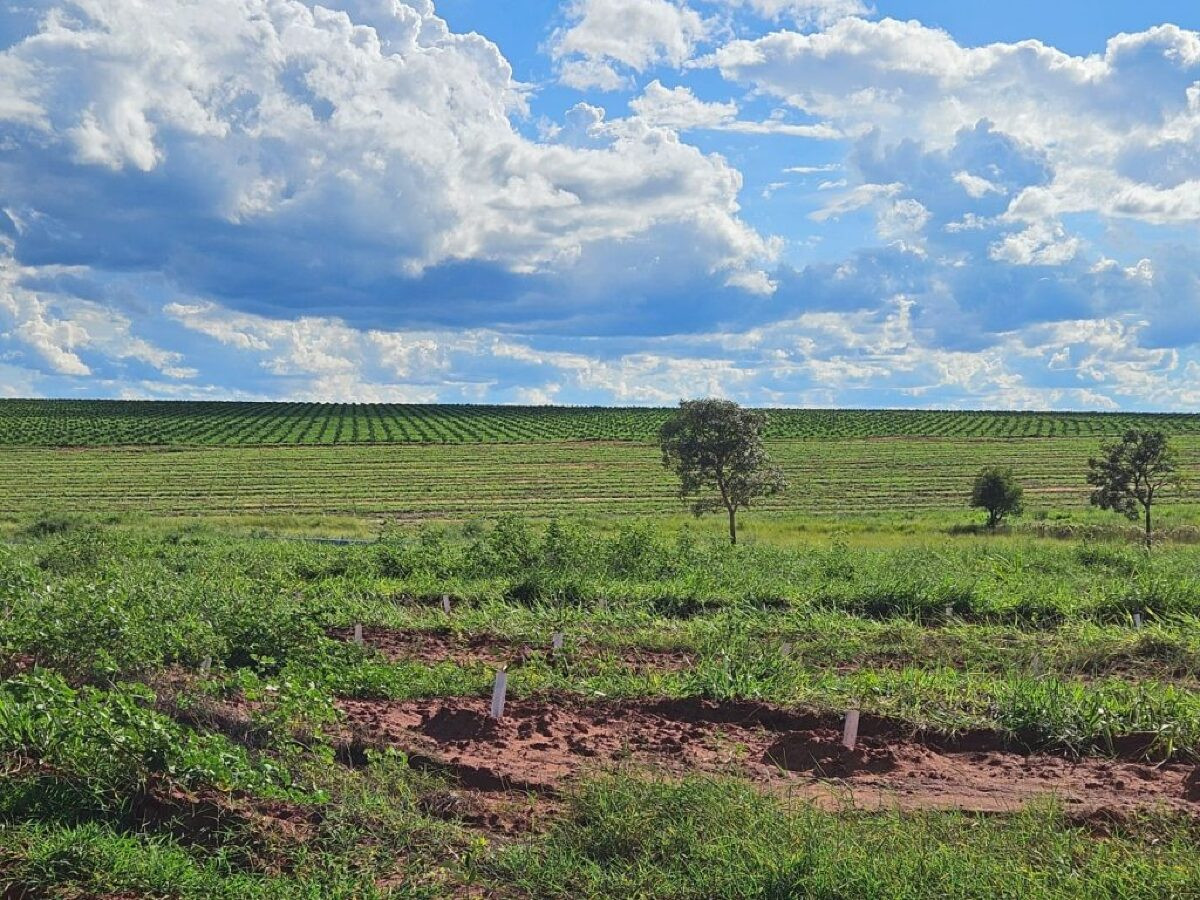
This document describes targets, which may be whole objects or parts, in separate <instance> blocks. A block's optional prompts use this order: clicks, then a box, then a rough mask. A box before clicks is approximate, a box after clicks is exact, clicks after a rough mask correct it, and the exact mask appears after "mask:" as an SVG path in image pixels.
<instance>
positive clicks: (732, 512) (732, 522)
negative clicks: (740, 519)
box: [729, 506, 737, 545]
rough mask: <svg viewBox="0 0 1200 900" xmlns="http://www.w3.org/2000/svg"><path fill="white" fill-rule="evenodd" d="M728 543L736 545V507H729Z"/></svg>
mask: <svg viewBox="0 0 1200 900" xmlns="http://www.w3.org/2000/svg"><path fill="white" fill-rule="evenodd" d="M729 543H731V544H734V545H736V544H737V507H736V506H731V507H729Z"/></svg>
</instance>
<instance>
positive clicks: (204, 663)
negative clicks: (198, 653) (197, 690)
mask: <svg viewBox="0 0 1200 900" xmlns="http://www.w3.org/2000/svg"><path fill="white" fill-rule="evenodd" d="M211 670H212V657H211V656H206V657H204V659H202V660H200V675H201V676H202V677H204V678H207V677H208V673H209V672H210V671H211Z"/></svg>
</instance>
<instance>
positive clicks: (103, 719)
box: [0, 672, 286, 808]
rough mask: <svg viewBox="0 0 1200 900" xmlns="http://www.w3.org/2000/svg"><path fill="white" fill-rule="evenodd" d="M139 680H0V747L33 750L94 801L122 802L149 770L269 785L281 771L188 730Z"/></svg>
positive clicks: (200, 780)
mask: <svg viewBox="0 0 1200 900" xmlns="http://www.w3.org/2000/svg"><path fill="white" fill-rule="evenodd" d="M153 699H154V696H153V694H152V693H151V692H150V691H149V690H147V689H146V688H145V687H142V686H140V685H119V686H115V687H113V688H112V689H111V690H98V689H96V688H91V687H84V688H81V689H78V690H76V689H74V688H71V687H69V686H68V685H67V683H66V682H65V681H64V680H63V679H62V678H61V677H59V676H57V675H54V674H51V673H45V672H43V673H36V674H31V675H24V676H18V677H16V678H11V679H9V680H7V681H5V682H3V683H2V684H0V752H3V753H9V754H18V755H22V756H26V757H30V758H32V759H33V760H34V761H36V762H37V763H40V764H42V765H44V766H46V767H48V769H49V771H52V772H53V773H54V775H53V777H54V778H56V779H58V780H62V781H66V782H68V783H70V784H71V785H72V787H73V789H74V790H75V791H77V792H78V794H79V796H80V797H86V802H88V803H89V804H91V805H93V806H95V807H97V808H106V807H113V806H119V805H121V804H123V803H124V802H126V800H127V799H128V797H129V795H130V794H131V793H135V792H137V791H139V790H140V789H141V788H142V787H144V786H145V784H146V782H147V780H148V779H149V778H151V777H152V776H154V775H158V776H163V777H167V778H170V779H172V780H174V781H177V782H179V783H181V784H185V785H198V784H208V785H213V786H216V787H219V788H221V789H223V790H232V789H234V788H241V789H258V790H264V789H271V788H277V787H282V786H284V785H285V784H286V776H285V774H284V773H283V772H282V771H281V770H279V769H277V768H276V767H274V766H273V765H271V764H270V763H268V762H259V763H257V764H256V763H252V762H251V761H250V759H249V757H248V756H247V755H246V752H245V751H244V750H242V749H240V748H238V747H235V746H233V745H231V744H230V743H229V742H228V741H227V740H225V739H224V738H223V737H221V736H220V735H216V734H200V733H197V732H193V731H190V730H187V729H185V728H183V727H181V726H180V725H178V724H176V723H175V722H173V721H172V720H171V719H169V718H167V717H166V716H163V715H161V714H160V713H157V712H155V711H154V710H153V709H151V708H150V704H151V703H152V701H153Z"/></svg>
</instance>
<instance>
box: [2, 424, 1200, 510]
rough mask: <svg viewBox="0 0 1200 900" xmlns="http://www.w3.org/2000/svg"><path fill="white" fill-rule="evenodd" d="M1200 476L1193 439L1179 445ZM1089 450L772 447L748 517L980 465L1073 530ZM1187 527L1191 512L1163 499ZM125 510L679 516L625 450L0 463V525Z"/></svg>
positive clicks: (48, 457) (910, 443)
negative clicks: (771, 467) (1013, 481)
mask: <svg viewBox="0 0 1200 900" xmlns="http://www.w3.org/2000/svg"><path fill="white" fill-rule="evenodd" d="M1176 445H1177V448H1178V451H1179V455H1180V458H1181V461H1182V463H1183V465H1184V467H1185V469H1186V471H1187V472H1189V473H1192V474H1197V473H1200V438H1194V437H1181V438H1177V439H1176ZM1097 446H1098V441H1097V440H1095V439H1089V440H1084V439H1080V438H1036V439H1034V438H1027V439H1006V440H980V439H973V440H967V439H957V440H948V439H932V438H922V439H912V438H887V439H870V440H867V439H854V440H809V441H775V442H772V443H771V444H770V449H771V452H772V454H773V456H774V458H775V459H776V460H777V461H778V462H779V463H780V464H781V465H782V466H783V468H784V470H785V471H786V472H787V475H788V478H789V480H790V482H791V483H792V484H793V485H794V489H793V490H791V491H789V492H788V493H786V494H784V495H783V496H781V497H778V498H772V499H771V500H769V501H767V502H766V503H764V504H763V505H762V507H761V512H760V513H758V514H752V515H750V516H747V517H746V519H747V527H752V524H753V521H754V520H755V519H756V518H757V519H759V520H763V519H768V518H772V519H779V518H780V517H783V518H790V519H797V518H804V517H817V518H822V519H825V520H832V519H835V518H842V519H855V518H864V517H866V518H870V517H879V516H884V517H889V518H897V517H909V518H913V517H916V518H921V517H929V516H932V517H934V518H939V517H940V518H941V519H944V518H945V514H954V513H956V512H957V514H958V516H959V517H960V518H964V519H968V520H969V519H970V517H971V514H970V513H968V512H967V511H966V510H965V508H964V507H965V504H966V498H967V495H968V493H969V491H970V486H971V479H972V477H973V476H974V474H975V473H976V472H977V471H978V469H979V468H980V467H981V466H982V465H985V464H1006V465H1011V466H1013V468H1014V469H1015V471H1016V473H1017V475H1018V477H1019V478H1020V480H1021V481H1022V483H1023V484H1024V485H1025V486H1026V489H1027V491H1028V493H1029V505H1030V511H1031V513H1032V514H1033V515H1034V516H1036V515H1038V514H1039V513H1040V514H1043V515H1050V514H1053V515H1056V516H1059V517H1063V516H1068V517H1070V516H1074V517H1075V518H1080V517H1084V516H1085V514H1086V507H1087V484H1086V480H1085V473H1086V470H1087V458H1088V456H1089V454H1094V453H1095V452H1096V449H1097ZM1172 501H1173V504H1174V508H1173V509H1172V511H1171V518H1172V519H1173V520H1178V521H1186V520H1187V519H1188V518H1189V516H1190V513H1189V512H1188V510H1190V509H1191V508H1192V504H1193V503H1194V502H1195V494H1194V493H1193V492H1190V491H1189V492H1187V493H1185V494H1183V495H1181V496H1178V497H1175V498H1172ZM54 511H57V512H62V511H90V512H97V513H99V512H114V511H116V512H130V513H143V514H152V515H163V516H205V517H213V516H217V517H258V518H263V517H266V518H270V517H282V516H302V517H303V516H308V517H314V516H316V517H349V518H356V519H361V520H364V521H366V520H370V521H375V522H378V521H379V520H382V519H402V520H419V519H455V520H463V519H472V518H485V519H486V518H489V517H493V516H495V515H498V514H501V513H505V512H517V513H521V514H523V515H528V516H535V517H550V516H564V515H565V516H585V517H589V518H597V517H603V518H612V517H617V518H620V517H629V516H648V517H656V518H657V517H664V516H675V515H680V514H682V513H683V512H684V507H683V506H682V504H681V503H680V502H679V500H678V499H677V498H676V496H675V486H674V484H673V483H672V481H671V478H670V475H669V473H668V472H666V471H665V470H664V469H663V468H662V465H661V463H660V461H659V456H658V453H657V451H656V449H655V448H654V447H653V446H651V445H648V444H638V443H616V442H614V443H596V442H578V443H541V444H516V445H507V444H506V445H479V444H452V445H438V446H429V445H407V444H406V445H394V446H378V447H377V446H349V447H343V446H337V447H276V448H264V447H254V448H226V447H219V448H209V449H197V448H188V449H182V448H174V449H163V448H126V447H122V448H88V449H75V450H63V449H32V448H10V449H8V450H5V451H4V452H3V453H2V454H0V515H3V516H6V517H8V518H10V519H17V520H19V519H21V518H28V517H30V516H35V515H38V514H40V513H44V512H54Z"/></svg>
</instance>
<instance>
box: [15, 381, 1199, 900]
mask: <svg viewBox="0 0 1200 900" xmlns="http://www.w3.org/2000/svg"><path fill="white" fill-rule="evenodd" d="M0 410H3V413H2V415H0V420H3V421H4V422H5V430H4V432H3V435H4V437H3V438H2V439H0V441H2V442H3V443H5V444H6V446H5V447H4V448H3V449H2V450H0V517H2V518H3V519H4V521H5V527H4V530H3V535H4V538H3V540H2V541H0V895H3V896H5V897H8V896H12V897H14V898H16V897H61V898H70V900H75V898H82V897H103V898H128V897H143V896H148V897H187V898H211V897H228V898H239V900H240V898H246V897H272V898H293V897H305V898H314V900H315V898H323V897H345V898H351V897H355V898H357V897H376V896H378V897H403V898H417V897H419V898H440V897H480V898H482V897H498V898H516V897H530V898H540V897H556V898H559V897H560V898H579V897H589V898H592V897H594V898H608V897H648V898H658V897H663V898H689V900H691V898H694V900H707V898H713V897H719V898H730V900H734V898H748V897H755V898H759V897H761V898H785V897H786V898H791V897H797V898H799V897H806V898H807V897H812V898H825V900H850V898H854V900H858V898H867V900H891V898H897V897H899V898H909V900H924V898H929V897H956V898H988V900H991V898H1012V900H1017V898H1026V897H1036V898H1045V900H1050V898H1054V900H1058V898H1063V900H1065V898H1072V900H1091V898H1095V897H1104V898H1147V900H1150V898H1153V900H1176V898H1178V900H1187V898H1193V897H1200V546H1197V543H1200V509H1198V508H1197V506H1196V503H1197V499H1198V498H1197V494H1196V493H1195V490H1194V486H1195V484H1196V481H1195V476H1196V475H1197V474H1200V429H1196V428H1195V423H1196V422H1197V421H1198V419H1197V417H1185V416H1174V417H1162V418H1138V417H1107V416H1091V415H1079V416H1075V415H1060V414H1030V415H1025V414H1020V415H1017V414H1011V415H1008V414H980V413H891V412H879V413H871V412H846V413H824V412H802V411H779V412H776V413H773V416H774V419H773V421H774V423H775V424H774V425H773V426H772V428H773V435H774V436H773V437H772V438H771V440H770V442H769V447H770V451H771V454H772V456H773V457H774V458H775V459H776V461H778V462H779V463H780V464H781V465H782V466H783V468H784V469H785V471H786V473H787V475H788V478H789V481H790V485H791V486H790V488H789V490H788V492H787V493H786V494H784V495H783V496H781V497H778V498H773V499H772V500H771V501H770V502H768V503H765V504H764V505H763V506H762V507H761V508H757V509H752V510H750V511H749V512H748V513H744V514H743V515H742V523H743V537H742V538H740V539H739V543H738V545H737V546H736V547H735V546H730V545H729V543H728V541H727V540H724V539H723V538H722V537H721V530H722V528H723V523H722V522H721V521H719V520H717V519H705V520H701V521H700V522H698V523H697V522H695V521H693V520H691V519H690V517H688V516H686V513H685V510H684V508H683V506H682V504H681V503H680V502H679V500H678V499H677V498H676V497H675V495H674V486H673V484H672V482H671V479H670V478H669V476H668V474H667V473H666V472H665V471H664V470H663V468H662V465H661V463H660V461H659V457H658V453H657V451H656V449H655V446H654V444H653V441H652V437H653V434H654V430H655V428H656V427H657V424H658V423H659V422H661V421H662V418H663V416H664V415H666V411H663V410H615V411H604V410H553V409H550V410H535V409H515V408H512V409H509V408H482V409H477V410H476V409H471V408H466V407H381V406H378V407H364V406H358V407H350V406H344V407H339V406H319V405H300V404H293V405H286V404H285V405H274V406H272V405H262V404H127V403H114V404H111V405H105V404H81V403H74V402H59V401H55V402H52V403H46V404H39V403H35V402H33V401H14V402H11V403H7V404H0ZM110 412H111V415H110V414H109V413H110ZM14 423H15V424H14ZM355 423H358V424H357V425H356V424H355ZM364 423H365V424H364ZM1130 424H1134V425H1146V424H1149V425H1151V426H1152V427H1161V428H1163V429H1165V430H1168V431H1169V432H1170V433H1171V435H1172V443H1173V445H1174V446H1175V448H1176V449H1177V451H1178V454H1179V458H1180V461H1181V463H1182V466H1183V469H1184V470H1185V474H1186V475H1188V476H1189V478H1190V481H1191V484H1190V485H1188V486H1187V488H1186V489H1185V490H1184V491H1183V493H1182V494H1179V495H1174V496H1171V497H1170V498H1168V502H1167V503H1165V504H1164V506H1163V508H1162V515H1161V516H1160V522H1161V532H1160V534H1161V536H1162V537H1163V538H1164V540H1163V541H1161V542H1160V544H1159V545H1158V546H1157V547H1156V548H1155V549H1154V550H1153V552H1151V553H1147V552H1146V551H1145V550H1143V549H1141V548H1140V547H1139V546H1138V544H1137V534H1136V528H1135V527H1134V526H1132V525H1130V524H1129V523H1127V522H1125V520H1123V519H1121V518H1119V517H1116V516H1113V515H1111V514H1107V513H1100V512H1098V511H1094V510H1090V509H1089V508H1088V505H1087V487H1086V483H1085V477H1084V476H1085V472H1086V468H1087V458H1088V456H1089V455H1090V454H1094V453H1095V452H1096V450H1097V449H1098V447H1099V444H1100V441H1101V440H1102V438H1103V436H1105V435H1111V434H1114V433H1118V432H1119V431H1120V430H1121V429H1123V428H1124V427H1127V426H1128V425H1130ZM10 425H11V428H10V427H9V426H10ZM985 464H1004V465H1011V466H1013V468H1014V469H1015V471H1016V473H1017V476H1018V478H1019V480H1020V481H1021V482H1022V483H1023V484H1024V485H1025V487H1026V491H1027V501H1028V502H1027V506H1028V510H1027V514H1026V516H1025V517H1024V518H1023V519H1020V520H1017V521H1016V522H1015V523H1014V524H1013V526H1012V527H1011V528H1008V529H1006V530H1004V531H1002V532H1001V533H999V534H995V535H991V534H986V533H983V532H982V531H981V530H980V529H979V528H978V527H972V526H978V523H979V522H980V521H981V515H980V514H979V513H978V512H977V511H972V510H970V509H968V508H967V506H966V498H967V494H968V492H969V489H970V484H971V480H972V478H973V476H974V475H975V474H976V472H977V471H978V470H979V468H980V467H981V466H983V465H985ZM301 532H308V533H310V534H312V535H320V536H333V535H352V536H356V537H359V538H361V539H363V540H361V542H358V543H350V544H348V545H333V544H330V543H328V542H319V541H309V540H297V539H295V536H296V535H297V534H298V533H301ZM285 534H290V535H292V537H283V536H282V535H285ZM443 598H444V600H443ZM444 602H446V603H448V604H449V612H447V611H446V608H445V606H444V605H443V604H444ZM356 625H357V626H361V627H362V635H363V641H362V644H361V645H360V644H358V643H356V642H355V640H354V634H355V626H356ZM555 632H559V633H561V635H562V637H563V647H562V649H561V650H560V651H554V650H553V649H552V646H551V645H552V635H553V634H554V633H555ZM502 668H504V669H505V671H506V677H507V679H508V704H507V706H506V709H505V713H504V716H503V718H502V719H500V720H499V721H496V720H493V719H491V718H490V717H489V714H488V710H489V706H490V700H491V696H492V688H493V684H494V681H495V678H496V675H497V672H498V671H499V670H500V669H502ZM850 709H857V710H858V711H859V712H860V713H861V716H862V727H861V732H860V739H859V742H858V743H857V744H856V746H855V749H854V750H853V751H851V750H847V749H845V748H844V747H842V746H841V743H840V742H841V739H842V727H843V722H844V717H845V715H846V713H847V711H848V710H850Z"/></svg>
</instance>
